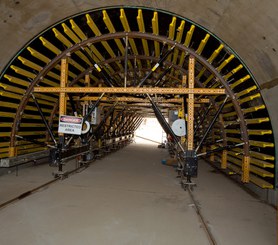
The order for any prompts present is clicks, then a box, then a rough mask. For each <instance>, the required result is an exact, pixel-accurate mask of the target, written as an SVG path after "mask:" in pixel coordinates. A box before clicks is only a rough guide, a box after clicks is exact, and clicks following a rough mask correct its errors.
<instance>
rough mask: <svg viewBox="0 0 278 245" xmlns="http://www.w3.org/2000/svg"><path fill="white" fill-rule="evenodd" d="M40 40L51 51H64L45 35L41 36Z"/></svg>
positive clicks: (57, 52) (58, 52) (56, 52)
mask: <svg viewBox="0 0 278 245" xmlns="http://www.w3.org/2000/svg"><path fill="white" fill-rule="evenodd" d="M40 40H41V42H42V45H43V46H45V47H46V48H47V49H49V50H50V51H52V52H53V53H54V54H56V55H59V54H60V53H62V51H61V50H60V49H58V48H57V47H55V46H54V45H53V44H52V43H51V42H49V41H48V40H46V39H45V38H44V37H40Z"/></svg>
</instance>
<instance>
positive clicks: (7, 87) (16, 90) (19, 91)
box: [0, 83, 25, 94]
mask: <svg viewBox="0 0 278 245" xmlns="http://www.w3.org/2000/svg"><path fill="white" fill-rule="evenodd" d="M0 88H3V89H4V90H5V91H9V92H13V93H17V94H24V93H25V90H24V89H21V88H17V87H14V86H11V85H7V84H4V83H0Z"/></svg>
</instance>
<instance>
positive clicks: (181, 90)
mask: <svg viewBox="0 0 278 245" xmlns="http://www.w3.org/2000/svg"><path fill="white" fill-rule="evenodd" d="M34 92H41V93H97V94H98V93H107V94H113V93H115V94H190V93H191V94H192V93H194V94H205V95H217V94H225V89H211V88H194V89H192V88H138V87H127V88H124V87H116V88H115V87H113V88H111V87H109V88H107V87H65V88H63V87H36V88H34Z"/></svg>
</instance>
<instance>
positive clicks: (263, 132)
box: [247, 129, 272, 135]
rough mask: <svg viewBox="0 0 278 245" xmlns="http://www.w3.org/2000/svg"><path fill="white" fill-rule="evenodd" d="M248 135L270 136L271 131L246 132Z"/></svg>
mask: <svg viewBox="0 0 278 245" xmlns="http://www.w3.org/2000/svg"><path fill="white" fill-rule="evenodd" d="M247 132H248V134H249V135H266V134H272V130H263V129H260V130H251V129H249V130H247Z"/></svg>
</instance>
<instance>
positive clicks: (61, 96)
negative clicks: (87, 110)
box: [58, 58, 68, 172]
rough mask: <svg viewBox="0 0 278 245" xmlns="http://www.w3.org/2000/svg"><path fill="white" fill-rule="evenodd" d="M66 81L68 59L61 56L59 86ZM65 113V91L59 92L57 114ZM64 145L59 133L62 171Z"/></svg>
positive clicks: (59, 164) (59, 163)
mask: <svg viewBox="0 0 278 245" xmlns="http://www.w3.org/2000/svg"><path fill="white" fill-rule="evenodd" d="M67 83H68V59H67V58H63V59H62V60H61V77H60V87H61V88H65V87H66V86H67ZM66 113H67V99H66V93H64V92H61V93H60V94H59V116H62V115H65V114H66ZM63 146H64V134H63V133H59V143H58V155H59V159H58V170H59V172H60V171H61V172H62V171H63V165H62V161H61V160H62V159H61V153H62V149H63Z"/></svg>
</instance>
